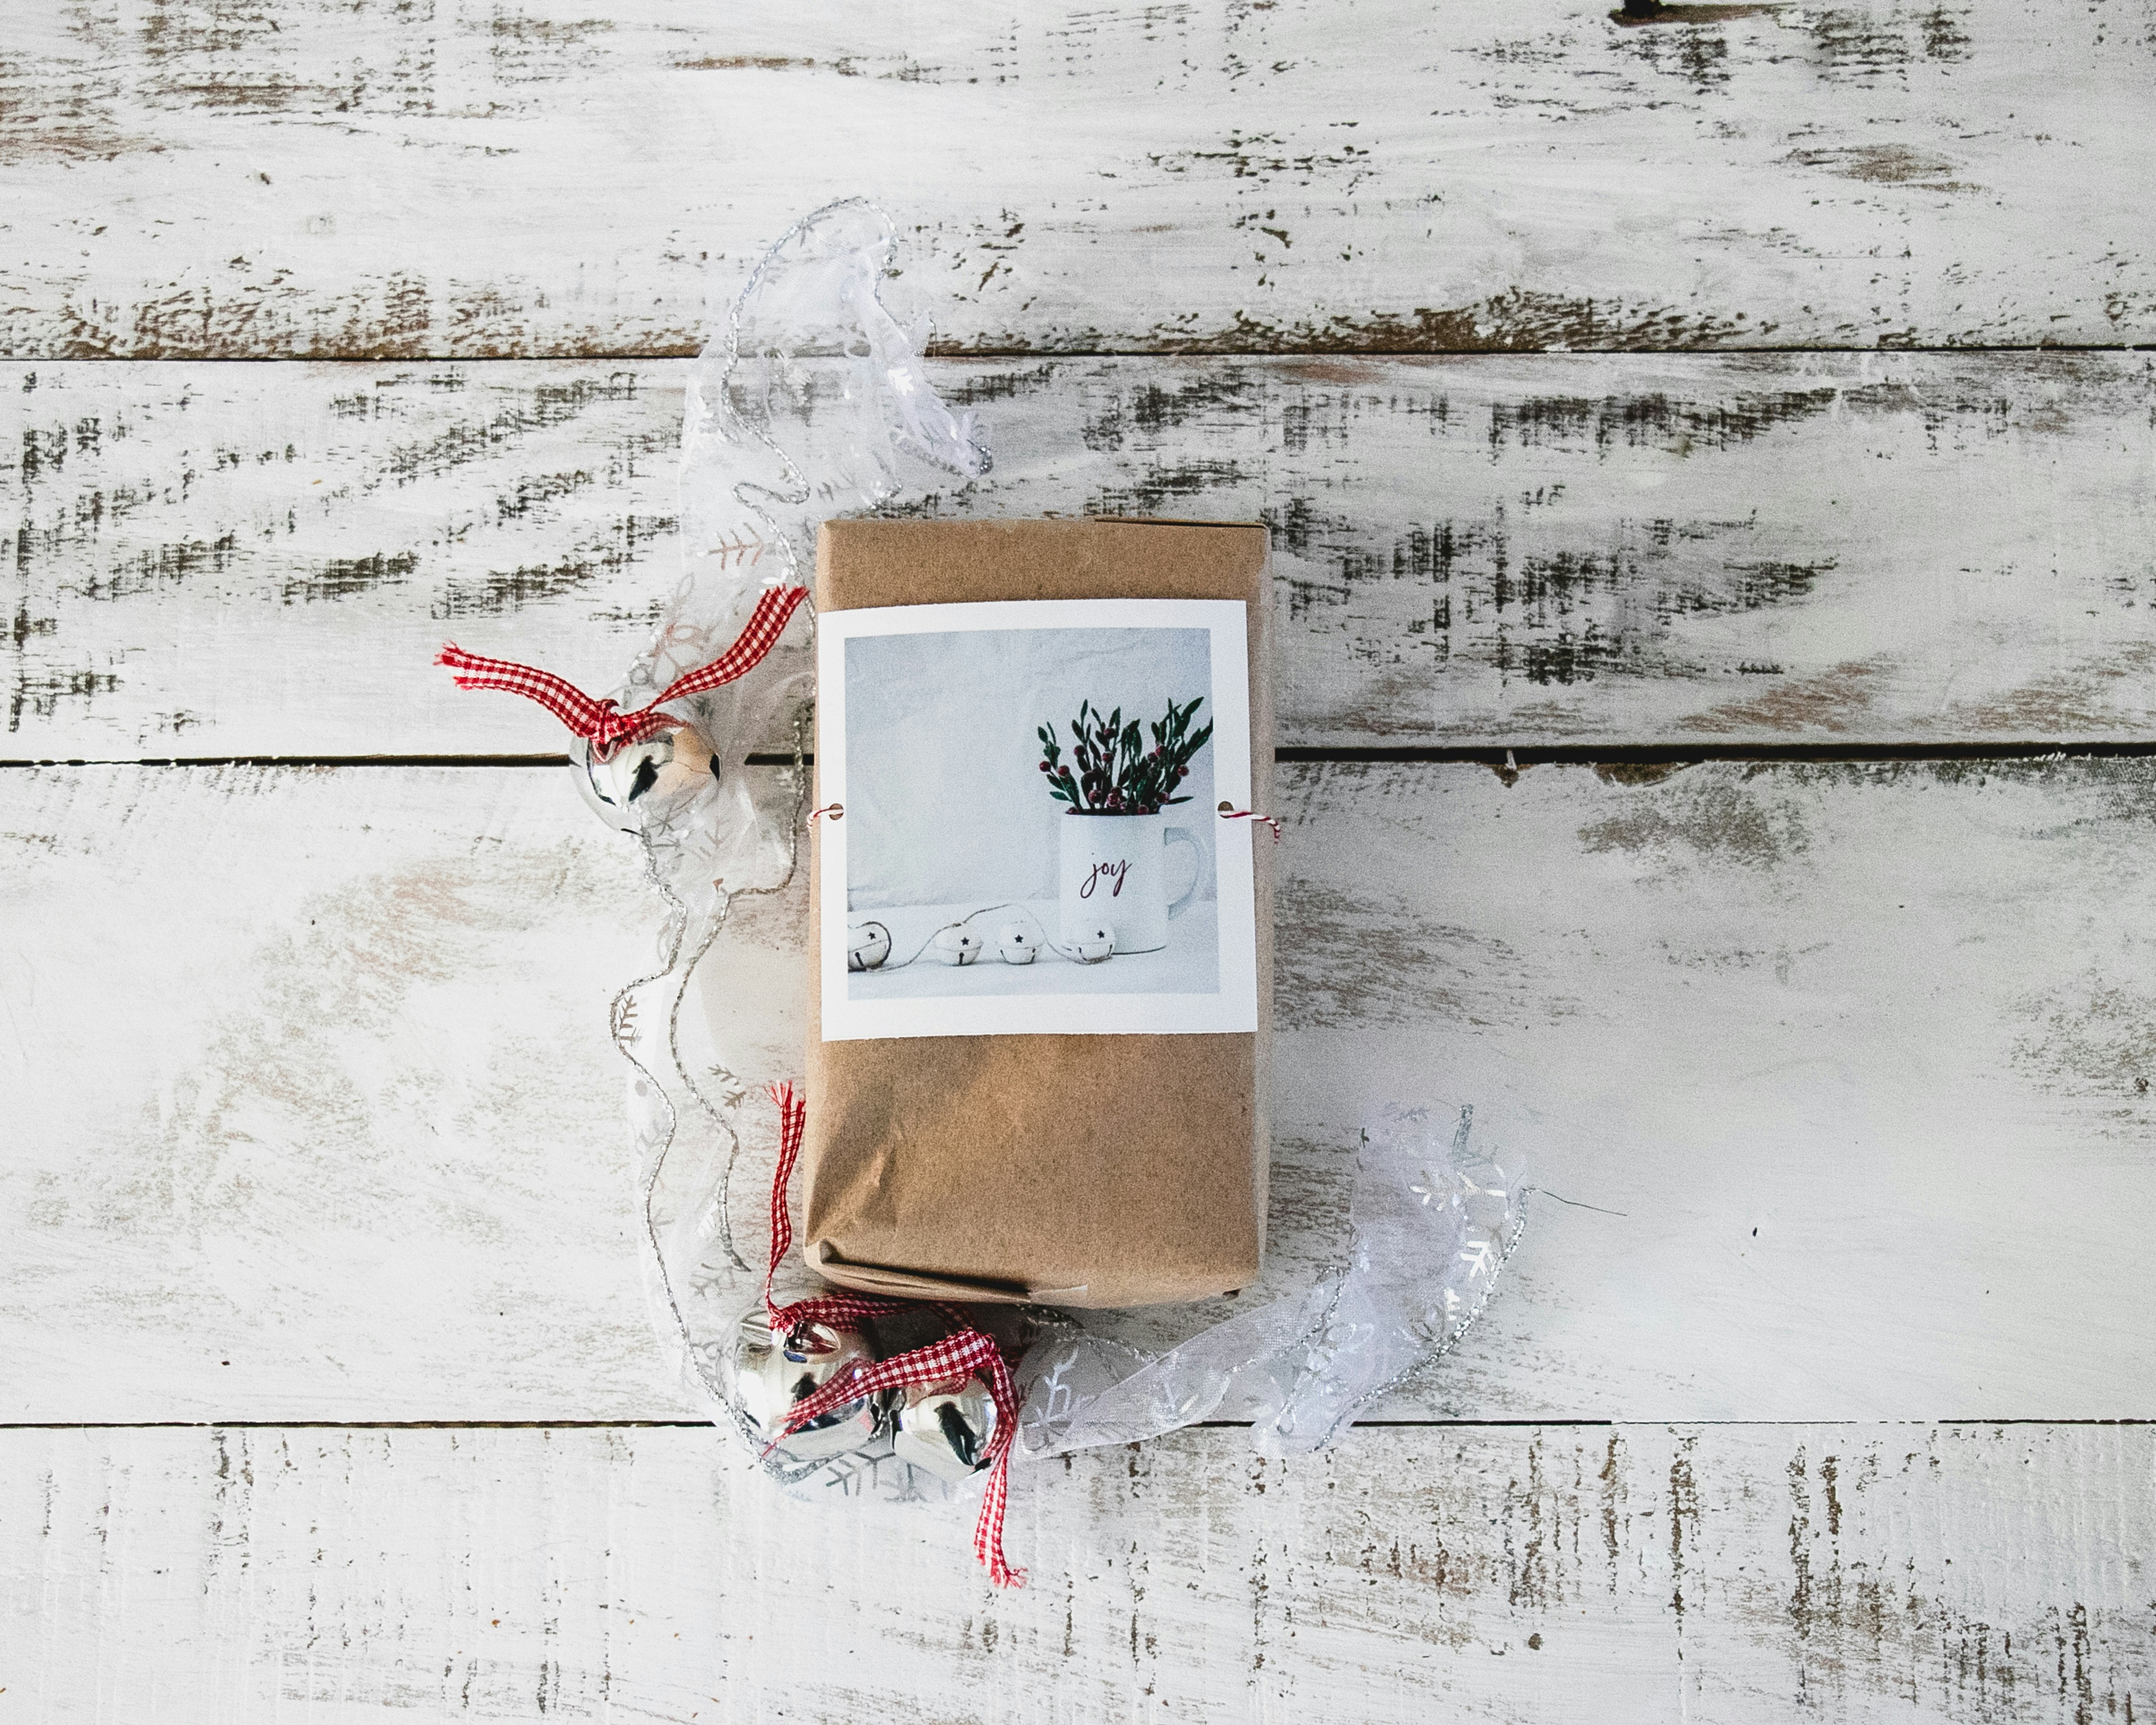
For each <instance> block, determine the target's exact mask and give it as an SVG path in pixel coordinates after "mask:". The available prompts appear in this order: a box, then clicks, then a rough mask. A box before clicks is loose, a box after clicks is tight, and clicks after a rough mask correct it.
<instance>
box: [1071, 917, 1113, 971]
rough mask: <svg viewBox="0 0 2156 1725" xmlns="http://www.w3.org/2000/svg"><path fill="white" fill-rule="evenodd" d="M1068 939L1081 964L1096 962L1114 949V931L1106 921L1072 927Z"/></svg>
mask: <svg viewBox="0 0 2156 1725" xmlns="http://www.w3.org/2000/svg"><path fill="white" fill-rule="evenodd" d="M1070 950H1071V951H1072V952H1075V953H1076V954H1077V955H1078V962H1079V963H1081V964H1098V963H1100V962H1101V960H1102V959H1104V958H1106V957H1107V956H1108V954H1109V953H1111V952H1114V951H1115V950H1116V931H1115V930H1114V929H1113V928H1112V927H1110V926H1109V925H1108V924H1107V923H1106V922H1089V923H1087V924H1086V926H1085V927H1082V928H1074V929H1072V930H1071V931H1070Z"/></svg>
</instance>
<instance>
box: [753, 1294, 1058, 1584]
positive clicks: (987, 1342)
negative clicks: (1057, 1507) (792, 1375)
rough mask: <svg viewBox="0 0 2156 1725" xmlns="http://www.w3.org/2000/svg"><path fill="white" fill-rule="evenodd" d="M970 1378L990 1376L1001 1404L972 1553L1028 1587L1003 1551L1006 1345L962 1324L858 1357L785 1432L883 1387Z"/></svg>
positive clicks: (1011, 1428) (1012, 1394) (1010, 1408)
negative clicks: (933, 1337)
mask: <svg viewBox="0 0 2156 1725" xmlns="http://www.w3.org/2000/svg"><path fill="white" fill-rule="evenodd" d="M967 1378H983V1379H985V1380H986V1381H987V1383H988V1394H989V1396H990V1397H991V1398H992V1399H993V1400H994V1402H995V1404H996V1430H995V1435H994V1436H993V1437H992V1438H990V1439H989V1440H988V1489H987V1491H985V1492H984V1493H983V1495H982V1497H981V1513H980V1516H979V1517H978V1519H977V1520H976V1521H975V1522H974V1523H973V1555H974V1556H975V1557H977V1558H979V1559H980V1560H981V1563H982V1564H983V1566H984V1567H985V1568H987V1570H988V1579H989V1580H990V1581H992V1582H993V1583H994V1584H996V1585H997V1586H998V1587H1023V1586H1024V1585H1025V1572H1024V1570H1023V1569H1014V1568H1011V1566H1010V1563H1009V1560H1008V1559H1007V1558H1005V1557H1004V1504H1005V1503H1006V1502H1007V1501H1008V1500H1009V1495H1010V1448H1011V1440H1012V1438H1013V1437H1014V1436H1015V1435H1016V1434H1017V1431H1018V1390H1017V1389H1016V1387H1015V1386H1014V1384H1012V1383H1011V1375H1010V1368H1009V1366H1007V1365H1005V1364H1004V1357H1003V1353H1002V1351H1001V1350H1000V1349H999V1348H997V1346H996V1344H995V1343H994V1342H993V1340H991V1339H990V1338H989V1337H987V1336H984V1335H983V1334H982V1333H981V1332H979V1331H978V1330H975V1329H964V1330H961V1331H959V1332H957V1334H956V1335H953V1336H946V1337H944V1338H943V1339H942V1341H941V1342H932V1343H929V1344H928V1345H927V1347H926V1348H915V1349H914V1350H913V1351H912V1352H911V1353H896V1354H893V1355H892V1356H891V1358H889V1359H886V1360H878V1361H877V1362H876V1363H875V1364H874V1365H872V1366H865V1365H862V1364H861V1363H859V1362H858V1361H856V1362H855V1363H852V1364H850V1365H849V1366H848V1367H847V1368H845V1369H844V1371H842V1372H840V1373H839V1375H838V1376H837V1377H835V1378H833V1379H832V1380H831V1381H830V1382H829V1384H825V1385H824V1387H823V1388H822V1389H819V1390H818V1391H817V1392H816V1393H815V1394H814V1395H812V1396H810V1397H809V1398H808V1399H807V1400H806V1401H799V1402H796V1403H795V1404H793V1412H792V1413H790V1414H788V1415H787V1416H786V1424H785V1426H784V1427H783V1429H782V1430H781V1432H780V1435H781V1436H783V1435H785V1434H786V1433H787V1432H789V1431H794V1430H798V1429H799V1428H800V1427H802V1426H803V1425H807V1424H808V1422H809V1421H810V1420H815V1419H819V1418H820V1417H821V1416H822V1415H824V1414H828V1413H829V1412H830V1411H831V1409H834V1408H836V1407H840V1406H843V1405H844V1404H846V1403H848V1402H853V1401H859V1400H860V1399H861V1398H862V1397H863V1396H865V1395H874V1394H876V1393H877V1392H878V1391H880V1390H885V1389H909V1388H911V1387H913V1386H915V1385H916V1384H918V1385H934V1384H962V1383H964V1382H965V1380H966V1379H967Z"/></svg>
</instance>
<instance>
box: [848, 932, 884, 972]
mask: <svg viewBox="0 0 2156 1725" xmlns="http://www.w3.org/2000/svg"><path fill="white" fill-rule="evenodd" d="M888 957H891V931H890V930H889V929H888V928H885V927H884V926H883V924H882V923H880V922H864V923H862V924H861V926H860V927H859V928H850V929H848V930H847V931H846V968H847V969H849V970H875V969H879V968H881V966H882V964H883V961H884V960H885V959H886V958H888Z"/></svg>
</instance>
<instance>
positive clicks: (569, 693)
mask: <svg viewBox="0 0 2156 1725" xmlns="http://www.w3.org/2000/svg"><path fill="white" fill-rule="evenodd" d="M805 598H808V588H805V587H774V588H767V590H766V591H765V593H764V595H763V597H762V598H760V599H758V600H757V602H756V609H755V611H754V612H753V613H752V614H750V617H749V619H748V627H747V629H743V630H742V632H741V639H739V640H737V641H736V642H735V643H734V644H733V645H732V646H731V647H729V648H727V649H726V651H725V652H723V653H721V655H719V656H718V657H717V658H716V659H715V660H712V661H711V663H710V664H709V665H705V666H703V667H702V668H701V670H692V671H690V673H689V674H688V675H686V676H684V677H680V678H677V679H675V681H673V682H672V683H670V684H669V685H667V686H666V690H665V693H663V694H662V695H660V697H659V698H658V699H657V700H656V701H653V702H652V703H651V704H650V705H649V706H640V707H639V708H638V709H637V710H636V711H634V712H633V713H625V712H623V711H620V710H619V709H618V708H617V707H616V706H614V704H613V701H594V700H593V699H592V698H591V696H588V695H587V694H585V693H584V691H583V690H581V689H579V688H577V686H576V685H574V684H572V683H570V682H567V681H566V680H563V679H562V678H560V677H557V676H556V675H554V674H553V672H552V671H543V670H535V669H534V668H533V667H531V665H518V664H516V663H515V662H513V661H512V660H506V659H486V658H483V657H481V656H480V655H479V654H476V653H467V652H465V649H463V648H461V647H459V646H458V645H457V644H456V643H455V642H454V641H452V642H450V643H449V644H447V645H446V646H444V648H443V649H442V650H441V651H440V652H439V653H438V654H437V655H435V656H434V663H435V664H437V665H447V666H449V669H450V670H453V671H455V672H457V673H458V674H459V675H458V677H457V687H458V688H459V689H506V690H507V691H509V692H510V693H511V695H521V696H524V697H525V698H526V700H528V701H537V702H538V703H539V704H540V706H543V707H545V708H546V709H547V711H549V712H551V713H552V714H553V716H555V717H556V718H557V719H559V720H560V721H562V723H563V724H564V725H567V726H568V727H569V729H570V730H572V731H573V732H575V733H576V734H577V736H579V737H588V738H590V739H591V744H592V752H593V753H594V754H596V755H597V756H598V757H599V758H600V759H601V760H605V759H606V758H607V757H608V756H609V755H611V754H613V752H614V751H615V750H616V749H618V748H619V747H621V746H622V745H623V744H624V743H629V742H644V740H645V739H646V738H648V737H656V736H657V735H658V734H659V733H660V732H662V731H666V730H670V729H672V728H674V727H675V726H679V725H680V724H681V722H682V721H680V720H679V719H677V718H675V717H673V716H671V715H670V714H667V713H662V712H660V711H659V709H660V707H662V706H665V704H666V703H667V702H668V701H679V700H680V699H681V697H682V696H685V695H701V694H702V693H703V692H704V691H706V689H716V688H717V687H718V686H719V685H721V683H731V682H732V681H733V680H734V679H735V678H737V677H740V676H744V675H747V673H748V672H750V671H752V670H754V669H755V668H756V667H757V665H760V664H762V661H763V656H764V655H766V654H767V653H768V652H770V651H771V649H773V647H775V646H776V645H778V638H779V636H781V635H782V634H784V633H785V632H786V625H787V624H788V621H789V620H790V619H792V618H793V613H794V609H795V608H796V607H797V606H798V605H799V604H800V603H801V602H802V600H803V599H805Z"/></svg>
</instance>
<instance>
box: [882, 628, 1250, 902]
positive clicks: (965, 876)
mask: <svg viewBox="0 0 2156 1725" xmlns="http://www.w3.org/2000/svg"><path fill="white" fill-rule="evenodd" d="M1211 650H1212V649H1211V640H1210V638H1209V635H1208V634H1207V633H1206V631H1205V630H1204V629H993V630H981V631H976V632H971V633H964V634H909V635H874V636H865V637H857V638H855V639H851V640H849V641H848V642H847V643H846V815H845V819H846V826H847V829H848V839H849V842H848V845H847V847H846V856H847V881H846V887H847V896H848V906H849V908H850V909H851V910H854V911H870V910H876V909H880V908H887V907H889V906H895V905H921V904H948V903H954V902H957V901H965V900H972V899H983V900H988V899H1004V898H1035V899H1038V898H1052V897H1054V896H1055V891H1056V873H1055V870H1056V845H1057V829H1056V825H1055V823H1056V822H1057V821H1059V820H1062V819H1068V818H1069V817H1067V816H1065V814H1064V813H1063V808H1064V805H1063V804H1062V803H1058V802H1055V800H1054V799H1052V798H1050V796H1049V794H1048V783H1047V779H1046V778H1045V775H1044V774H1043V773H1041V771H1040V768H1039V762H1040V739H1039V737H1038V736H1036V735H1035V730H1036V727H1038V726H1040V725H1042V724H1045V723H1053V725H1054V726H1055V733H1056V736H1057V737H1058V739H1059V740H1060V742H1061V743H1062V744H1063V748H1064V753H1065V759H1066V760H1067V759H1068V758H1069V755H1070V741H1071V739H1070V721H1071V720H1072V719H1073V718H1074V717H1075V716H1076V714H1077V711H1078V703H1079V702H1080V701H1093V702H1095V703H1096V705H1098V706H1101V707H1102V708H1104V709H1106V710H1107V711H1111V712H1112V711H1114V710H1115V709H1116V707H1118V706H1120V707H1122V710H1123V716H1124V718H1125V720H1126V721H1127V720H1129V719H1131V718H1132V717H1133V716H1135V717H1136V718H1137V719H1138V721H1140V722H1141V723H1142V724H1146V725H1150V724H1152V723H1154V722H1156V721H1158V720H1159V718H1160V717H1161V716H1162V715H1163V713H1165V712H1166V711H1168V703H1169V702H1170V701H1178V702H1183V701H1189V700H1190V699H1191V698H1192V697H1193V696H1200V695H1202V696H1204V697H1205V704H1204V706H1201V707H1199V710H1198V715H1197V717H1196V718H1195V719H1193V721H1192V723H1193V726H1196V725H1201V724H1204V723H1207V722H1209V721H1210V720H1211V719H1212V716H1213V698H1212V697H1213V684H1212V666H1211ZM1148 746H1150V745H1148ZM1213 750H1214V745H1213V744H1212V743H1208V744H1207V745H1206V746H1205V747H1204V748H1202V749H1200V750H1199V752H1198V755H1197V758H1196V759H1194V760H1193V761H1192V762H1191V763H1190V777H1189V778H1187V779H1185V780H1184V781H1183V791H1184V792H1185V793H1188V796H1189V798H1190V800H1189V801H1188V803H1177V804H1175V805H1174V806H1173V808H1172V809H1168V810H1166V811H1165V813H1167V814H1168V816H1169V818H1170V819H1171V820H1172V821H1173V823H1174V824H1178V825H1187V826H1188V828H1189V829H1190V834H1191V836H1192V837H1193V839H1196V840H1197V841H1198V846H1199V889H1198V896H1199V897H1201V898H1208V899H1209V898H1211V897H1213V896H1214V844H1213V837H1214V834H1213V829H1214V801H1215V798H1214V795H1213ZM1185 866H1187V865H1186V863H1185V861H1184V853H1183V851H1182V850H1181V849H1180V847H1177V848H1176V849H1174V850H1171V851H1170V852H1169V855H1168V869H1169V874H1168V886H1169V890H1170V891H1171V892H1173V891H1174V890H1175V889H1176V888H1178V887H1179V886H1181V884H1182V881H1183V874H1182V870H1183V868H1184V867H1185Z"/></svg>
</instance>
